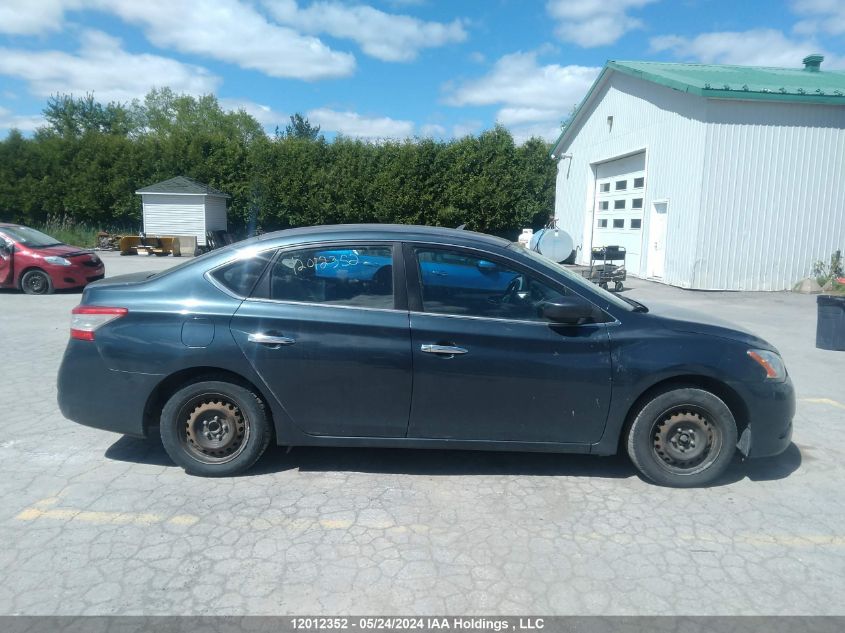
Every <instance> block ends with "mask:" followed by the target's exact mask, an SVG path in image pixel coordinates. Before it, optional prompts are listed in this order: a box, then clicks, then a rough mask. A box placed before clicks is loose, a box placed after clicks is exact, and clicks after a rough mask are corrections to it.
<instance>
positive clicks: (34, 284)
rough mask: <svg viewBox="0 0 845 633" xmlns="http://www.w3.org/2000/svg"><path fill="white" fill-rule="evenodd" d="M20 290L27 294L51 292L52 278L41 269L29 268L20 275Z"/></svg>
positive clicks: (47, 293) (46, 293)
mask: <svg viewBox="0 0 845 633" xmlns="http://www.w3.org/2000/svg"><path fill="white" fill-rule="evenodd" d="M21 290H23V291H24V292H25V293H26V294H28V295H49V294H52V293H53V280H52V279H50V275H48V274H47V273H45V272H44V271H43V270H29V271H27V272H25V273H24V275H23V277H21Z"/></svg>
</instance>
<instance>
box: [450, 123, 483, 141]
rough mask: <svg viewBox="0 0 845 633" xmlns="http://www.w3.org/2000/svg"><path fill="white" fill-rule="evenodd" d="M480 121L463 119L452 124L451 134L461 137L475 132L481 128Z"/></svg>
mask: <svg viewBox="0 0 845 633" xmlns="http://www.w3.org/2000/svg"><path fill="white" fill-rule="evenodd" d="M481 125H482V124H481V121H463V122H461V123H456V124H455V125H453V126H452V136H454V137H455V138H463V137H464V136H468V135H469V134H475V133H476V132H478V131H479V130H480V129H481Z"/></svg>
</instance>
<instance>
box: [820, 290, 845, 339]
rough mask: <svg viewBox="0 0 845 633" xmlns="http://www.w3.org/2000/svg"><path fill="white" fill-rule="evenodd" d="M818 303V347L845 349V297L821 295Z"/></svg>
mask: <svg viewBox="0 0 845 633" xmlns="http://www.w3.org/2000/svg"><path fill="white" fill-rule="evenodd" d="M816 304H817V306H818V317H817V321H816V347H818V348H819V349H832V350H836V351H845V297H837V296H834V295H819V297H818V299H817V300H816Z"/></svg>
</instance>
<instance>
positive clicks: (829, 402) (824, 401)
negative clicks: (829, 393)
mask: <svg viewBox="0 0 845 633" xmlns="http://www.w3.org/2000/svg"><path fill="white" fill-rule="evenodd" d="M799 402H809V403H811V404H826V405H827V406H829V407H836V408H837V409H845V404H842V403H841V402H838V401H836V400H832V399H831V398H799Z"/></svg>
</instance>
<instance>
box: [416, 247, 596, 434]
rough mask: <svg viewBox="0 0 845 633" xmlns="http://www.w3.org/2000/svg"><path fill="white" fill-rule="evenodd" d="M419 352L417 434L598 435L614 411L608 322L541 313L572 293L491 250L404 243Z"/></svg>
mask: <svg viewBox="0 0 845 633" xmlns="http://www.w3.org/2000/svg"><path fill="white" fill-rule="evenodd" d="M405 252H406V267H407V270H408V271H409V274H408V298H409V304H410V307H411V312H410V318H411V337H412V348H413V354H414V387H413V397H412V402H411V419H410V425H409V429H408V436H409V437H418V438H441V439H449V438H451V439H461V440H487V441H513V442H554V443H572V444H586V443H591V442H595V441H597V440H598V439H599V438H600V437H601V434H602V431H603V429H604V424H605V422H606V419H607V412H608V407H609V403H610V391H611V382H610V380H611V362H610V350H609V339H608V334H607V329H606V328H607V326H606V325H605V324H604V323H587V324H583V325H577V326H560V325H555V324H553V323H549V322H547V321H545V320H543V319H542V318H541V317H540V316H538V314H539V307H540V305H542V304H543V303H544V302H549V303H555V299H556V298H557V299H559V298H560V297H561V296H565V295H567V294H571V293H572V291H571V290H569V289H568V288H566V287H565V286H564V285H562V283H561V284H558V283H556V282H552V281H550V280H548V279H546V278H543V276H542V275H539V274H536V273H533V272H532V271H530V270H527V269H525V268H523V267H521V266H520V265H519V264H517V263H515V262H512V261H510V260H507V259H503V258H493V257H491V256H489V255H487V254H485V253H480V252H472V251H466V250H461V249H455V248H448V249H444V248H437V247H428V246H422V245H406V246H405Z"/></svg>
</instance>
